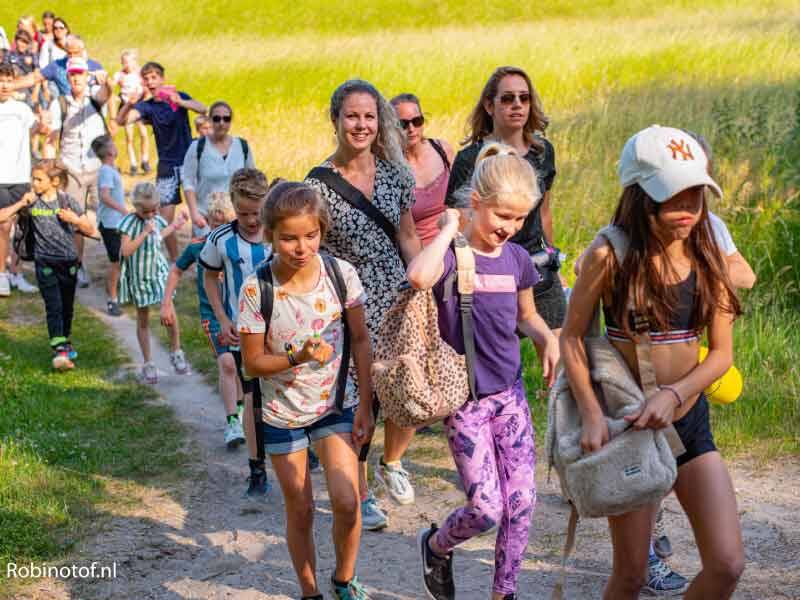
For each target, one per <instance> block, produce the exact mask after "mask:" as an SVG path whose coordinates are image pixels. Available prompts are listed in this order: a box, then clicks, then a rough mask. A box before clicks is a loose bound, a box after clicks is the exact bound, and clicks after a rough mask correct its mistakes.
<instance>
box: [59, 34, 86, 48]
mask: <svg viewBox="0 0 800 600" xmlns="http://www.w3.org/2000/svg"><path fill="white" fill-rule="evenodd" d="M70 44H76V45H78V46H80V48H81V51H85V50H86V44H84V43H83V38H82V37H81V36H79V35H77V34H74V33H70V34H69V35H68V36H67V37H66V39H65V40H64V47H65V48H66V47H67V46H69V45H70Z"/></svg>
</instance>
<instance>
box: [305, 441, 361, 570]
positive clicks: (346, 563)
mask: <svg viewBox="0 0 800 600" xmlns="http://www.w3.org/2000/svg"><path fill="white" fill-rule="evenodd" d="M314 446H315V449H316V451H317V453H318V454H319V460H320V462H321V463H322V465H323V467H324V469H325V480H326V482H327V484H328V495H329V497H330V500H331V508H332V509H333V532H332V534H333V544H334V548H335V550H336V571H335V572H334V577H335V578H336V580H338V581H350V580H351V579H352V578H353V575H355V568H356V558H358V546H359V543H360V541H361V507H360V502H359V499H358V492H359V490H358V487H359V484H358V482H357V479H358V475H357V472H358V454H357V453H356V449H355V447H354V446H353V444H352V441H351V438H350V434H349V433H346V434H343V433H338V434H335V435H329V436H327V437H324V438H322V439H321V440H319V441H317V442H316V444H315V445H314Z"/></svg>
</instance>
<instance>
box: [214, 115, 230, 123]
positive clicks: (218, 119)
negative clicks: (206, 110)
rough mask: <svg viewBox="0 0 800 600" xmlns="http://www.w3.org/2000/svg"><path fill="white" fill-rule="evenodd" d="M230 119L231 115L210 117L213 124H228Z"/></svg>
mask: <svg viewBox="0 0 800 600" xmlns="http://www.w3.org/2000/svg"><path fill="white" fill-rule="evenodd" d="M232 118H233V117H232V116H231V115H214V116H213V117H211V120H212V121H214V123H221V122H222V121H225V122H226V123H230V122H231V119H232Z"/></svg>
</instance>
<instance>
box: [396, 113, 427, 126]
mask: <svg viewBox="0 0 800 600" xmlns="http://www.w3.org/2000/svg"><path fill="white" fill-rule="evenodd" d="M424 124H425V117H423V116H422V115H417V116H416V117H414V118H413V119H400V125H402V127H403V129H408V126H409V125H413V126H414V127H416V128H417V129H419V128H420V127H422V126H423V125H424Z"/></svg>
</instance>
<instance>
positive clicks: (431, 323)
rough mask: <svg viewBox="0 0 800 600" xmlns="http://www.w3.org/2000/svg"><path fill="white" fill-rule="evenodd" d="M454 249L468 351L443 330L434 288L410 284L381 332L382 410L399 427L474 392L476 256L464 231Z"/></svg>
mask: <svg viewBox="0 0 800 600" xmlns="http://www.w3.org/2000/svg"><path fill="white" fill-rule="evenodd" d="M454 249H455V253H456V263H457V271H456V272H457V278H456V281H457V284H458V291H459V299H460V300H459V303H460V308H461V309H462V310H461V315H462V325H463V330H464V332H465V335H464V337H465V340H464V342H465V343H464V346H465V349H466V356H465V355H462V354H459V353H458V352H456V351H455V350H454V349H453V348H452V347H451V346H450V345H449V344H448V343H447V342H445V341H444V340H443V339H442V337H441V335H440V334H439V320H438V310H437V307H436V300H435V298H434V297H433V292H432V291H431V290H415V289H413V288H411V287H409V286H408V285H407V284H406V286H404V287H403V288H402V289H401V290H400V291H399V292H398V294H397V297H396V299H395V301H394V303H393V304H392V307H391V308H390V309H389V311H388V312H387V314H386V315H385V317H384V320H383V323H382V325H381V328H380V330H379V333H378V342H377V344H376V345H375V353H374V362H373V365H372V380H373V384H374V386H375V392H376V394H377V396H378V400H379V401H380V404H381V408H382V409H383V413H384V416H385V417H386V418H387V419H390V420H391V421H393V422H394V423H397V424H398V425H400V426H401V427H421V426H423V425H427V424H430V423H433V422H435V421H438V420H439V419H442V418H444V417H446V416H448V415H451V414H452V413H454V412H455V411H456V410H458V409H459V408H461V406H462V405H463V404H464V402H466V401H467V399H468V398H469V397H470V396H471V395H473V396H474V394H471V390H474V374H473V373H472V369H471V364H472V361H474V358H472V357H474V337H473V332H472V292H473V290H474V278H475V257H474V255H473V254H472V250H471V249H470V247H469V246H468V245H467V243H466V240H464V239H463V237H461V236H460V235H459V236H458V237H457V238H456V240H455V243H454ZM467 357H470V358H469V359H468V358H467ZM468 362H469V363H470V368H468Z"/></svg>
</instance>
